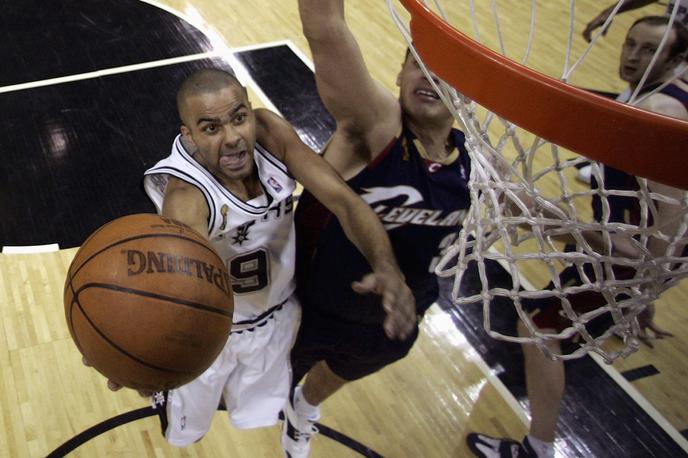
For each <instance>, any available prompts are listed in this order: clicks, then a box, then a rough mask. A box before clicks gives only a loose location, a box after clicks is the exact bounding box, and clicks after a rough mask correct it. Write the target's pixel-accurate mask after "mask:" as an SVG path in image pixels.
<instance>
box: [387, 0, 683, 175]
mask: <svg viewBox="0 0 688 458" xmlns="http://www.w3.org/2000/svg"><path fill="white" fill-rule="evenodd" d="M400 1H401V3H402V4H403V5H404V7H405V8H406V9H407V10H408V11H409V12H410V13H411V16H412V18H411V24H410V29H411V36H412V38H413V40H414V46H415V48H416V50H417V51H418V53H419V55H420V56H421V57H422V59H423V61H424V62H425V64H426V65H427V66H428V68H430V69H431V70H432V71H433V72H434V73H435V74H436V75H437V76H438V77H440V78H441V79H443V80H444V81H445V82H447V83H448V84H449V85H451V86H453V87H454V88H455V89H456V90H457V91H459V92H460V93H462V94H463V95H465V96H467V97H469V98H471V99H473V100H475V101H476V102H477V103H479V104H480V105H483V106H485V107H487V108H488V109H489V110H490V111H492V112H494V113H495V114H497V115H498V116H501V117H503V118H505V119H507V120H509V121H510V122H512V123H514V124H516V125H517V126H519V127H521V128H523V129H525V130H528V131H530V132H532V133H534V134H535V135H537V136H539V137H541V138H543V139H545V140H547V141H549V142H551V143H555V144H557V145H560V146H562V147H564V148H567V149H569V150H572V151H575V152H577V153H579V154H581V155H583V156H586V157H588V158H590V159H593V160H596V161H599V162H602V163H604V164H607V165H610V166H612V167H616V168H618V169H621V170H624V171H625V172H627V173H630V174H632V175H635V176H641V177H645V178H648V179H651V180H655V181H659V182H662V183H665V184H668V185H672V186H675V187H679V188H682V189H688V173H686V169H688V159H687V158H686V153H687V152H686V149H687V148H688V122H686V121H683V120H680V119H676V118H672V117H668V116H664V115H661V114H657V113H653V112H650V111H646V110H643V109H640V108H635V107H633V106H630V105H626V104H623V103H619V102H616V101H612V100H609V99H607V98H604V97H601V96H598V95H595V94H592V93H590V92H587V91H585V90H582V89H578V88H576V87H573V86H571V85H568V84H566V83H564V82H562V81H559V80H557V79H555V78H551V77H549V76H546V75H544V74H542V73H539V72H536V71H534V70H532V69H529V68H527V67H525V66H523V65H521V64H519V63H517V62H514V61H513V60H511V59H508V58H506V57H504V56H502V55H500V54H498V53H496V52H494V51H492V50H491V49H489V48H487V47H485V46H483V45H481V44H480V43H477V42H476V41H474V40H472V39H471V38H469V37H468V36H466V35H465V34H463V33H461V32H459V31H458V30H457V29H455V28H454V27H452V26H451V25H450V24H448V23H447V22H445V21H444V20H443V19H442V18H441V17H439V16H438V15H437V14H435V13H434V12H433V11H432V10H430V9H429V8H428V7H427V6H426V5H424V4H423V3H422V2H421V1H420V0H400Z"/></svg>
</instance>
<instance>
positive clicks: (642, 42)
mask: <svg viewBox="0 0 688 458" xmlns="http://www.w3.org/2000/svg"><path fill="white" fill-rule="evenodd" d="M665 31H666V26H665V25H649V24H646V23H642V22H641V23H640V24H636V25H635V27H633V28H632V29H631V30H629V31H628V35H626V41H625V42H624V44H623V48H622V49H621V63H620V65H619V76H620V77H621V79H622V80H624V81H626V82H628V83H629V84H630V85H631V86H632V87H635V86H637V85H638V83H639V82H640V79H641V78H642V77H643V74H644V73H645V70H646V69H647V67H648V66H649V65H650V61H651V60H652V56H654V54H655V51H657V48H659V44H660V42H661V41H662V37H663V36H664V32H665ZM675 39H676V32H674V31H672V32H671V34H670V35H669V38H668V39H667V42H666V44H665V45H664V47H663V48H662V51H661V52H660V54H659V56H658V57H657V61H656V62H655V64H654V65H653V66H652V70H650V74H649V75H648V77H647V79H646V83H645V84H646V85H647V84H652V83H656V82H659V81H663V80H664V79H665V78H666V77H668V76H669V75H670V73H671V71H672V70H673V69H674V67H675V66H676V64H677V63H678V61H679V59H678V58H671V59H670V58H669V49H670V48H671V44H672V43H673V42H674V40H675Z"/></svg>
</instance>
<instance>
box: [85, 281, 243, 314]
mask: <svg viewBox="0 0 688 458" xmlns="http://www.w3.org/2000/svg"><path fill="white" fill-rule="evenodd" d="M93 287H95V288H102V289H109V290H111V291H118V292H122V293H128V294H132V295H135V296H143V297H149V298H152V299H159V300H163V301H167V302H173V303H175V304H178V305H185V306H188V307H191V308H193V309H196V310H203V311H206V312H210V313H214V314H216V315H222V316H225V317H230V318H231V317H232V316H233V312H231V311H228V310H222V309H218V308H215V307H210V306H208V305H205V304H199V303H198V302H193V301H187V300H185V299H179V298H175V297H170V296H164V295H162V294H157V293H151V292H150V291H143V290H140V289H134V288H128V287H125V286H119V285H113V284H110V283H85V284H83V285H81V287H80V288H79V289H78V290H77V291H76V292H75V294H76V297H78V295H79V294H80V293H81V292H82V291H83V290H84V289H88V288H93Z"/></svg>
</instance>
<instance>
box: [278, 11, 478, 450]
mask: <svg viewBox="0 0 688 458" xmlns="http://www.w3.org/2000/svg"><path fill="white" fill-rule="evenodd" d="M299 12H300V15H301V20H302V24H303V30H304V33H305V36H306V38H307V40H308V43H309V46H310V49H311V52H312V55H313V60H314V64H315V78H316V82H317V87H318V92H319V94H320V96H321V98H322V100H323V102H324V103H325V105H326V107H327V109H328V110H329V111H330V113H331V114H332V115H333V116H334V118H335V120H336V122H337V129H336V132H335V133H334V135H333V137H332V138H331V140H330V143H329V144H328V147H327V148H326V150H325V152H324V158H325V160H326V161H328V162H329V163H330V164H331V165H332V166H333V167H334V168H335V170H337V171H338V172H339V173H340V174H341V175H342V177H343V178H344V179H345V180H346V181H347V183H348V184H349V186H351V187H352V188H353V189H354V190H355V191H356V192H357V193H358V194H359V195H361V197H363V199H364V200H365V201H366V202H368V203H369V204H370V206H371V207H372V208H373V210H374V211H375V213H376V214H377V216H378V218H379V219H380V220H381V221H382V223H383V224H384V226H385V228H386V229H387V231H388V234H389V237H390V240H391V242H392V246H393V249H394V252H395V255H396V257H397V260H398V262H399V265H400V267H401V269H402V272H403V274H404V276H405V278H406V282H407V284H408V285H409V286H410V287H411V289H412V291H413V294H414V296H415V299H416V306H417V309H416V313H417V315H418V317H419V319H420V317H422V316H423V313H424V312H425V310H426V309H427V308H428V307H429V306H430V305H431V304H432V303H433V302H434V301H435V300H436V299H437V297H438V294H439V293H438V283H437V279H436V277H435V275H434V274H433V269H434V266H435V263H436V262H437V259H438V258H437V257H438V256H439V255H440V251H441V249H442V247H444V246H447V245H448V244H450V243H451V242H452V241H453V240H454V239H455V238H456V235H457V233H458V229H459V226H460V224H461V223H462V221H463V219H464V216H465V214H466V210H467V209H468V207H469V205H470V199H469V194H468V188H467V181H468V177H469V173H470V163H469V159H468V154H467V152H466V150H465V148H464V135H463V133H462V132H460V131H458V130H455V129H453V128H452V125H453V122H454V119H453V117H452V115H451V114H450V113H449V111H448V110H447V108H446V107H445V106H444V105H443V103H442V102H441V101H440V99H439V97H438V96H437V94H436V93H435V91H434V90H433V89H432V87H431V85H430V83H429V82H428V80H427V79H426V78H425V76H424V75H423V73H422V72H421V70H420V68H419V67H418V65H417V63H416V62H415V60H414V59H413V57H412V56H410V54H409V53H407V56H406V57H405V59H404V61H403V64H402V67H401V70H400V72H399V74H398V77H397V81H396V83H397V85H398V86H399V96H398V98H397V97H396V96H395V95H393V94H392V93H390V92H388V91H387V90H385V89H383V87H382V86H381V85H380V84H379V83H378V82H376V81H374V80H373V78H372V77H371V76H370V74H369V73H368V70H367V69H366V66H365V62H364V60H363V56H362V55H361V51H360V50H359V48H358V44H357V42H356V40H355V38H354V36H353V35H352V33H351V31H350V30H349V28H348V26H347V24H346V22H345V19H344V1H343V0H300V1H299ZM296 224H297V282H298V292H299V298H300V299H301V301H302V305H303V321H302V326H301V329H300V331H299V336H298V338H297V343H296V344H295V347H294V348H293V350H292V366H293V371H294V379H293V383H298V382H299V381H300V380H301V378H302V377H303V376H304V375H305V374H306V373H307V374H308V375H307V376H306V379H305V382H304V384H303V385H302V386H299V387H296V389H295V392H294V396H293V399H292V402H291V403H288V404H287V406H286V407H285V421H284V425H283V430H282V444H283V447H284V450H285V454H286V456H287V457H289V458H301V457H306V456H308V454H309V449H310V438H311V435H312V433H314V432H315V428H314V426H313V423H314V422H315V421H316V420H317V419H318V418H319V405H320V404H321V403H322V402H323V401H325V400H326V399H327V398H328V397H329V396H331V395H332V394H333V393H335V392H336V391H337V390H338V389H339V388H340V387H341V386H343V385H344V384H345V383H348V382H351V381H354V380H357V379H360V378H362V377H365V376H366V375H369V374H372V373H374V372H376V371H378V370H380V369H382V368H383V367H384V366H386V365H388V364H391V363H393V362H394V361H397V360H399V359H401V358H403V357H404V356H405V355H406V354H407V353H408V352H409V350H410V349H411V347H412V345H413V343H414V341H415V340H416V337H417V332H418V329H417V327H416V328H415V329H414V332H413V334H412V335H411V336H410V337H409V338H408V339H405V340H392V339H389V338H388V337H387V336H386V335H385V333H384V332H383V329H382V319H383V317H384V313H383V311H382V308H381V307H380V304H379V300H377V299H376V298H374V297H371V296H360V295H357V294H354V293H353V292H352V291H351V288H350V286H349V285H350V284H351V282H352V280H354V279H355V278H356V276H357V275H359V272H363V271H365V270H366V269H368V267H367V263H366V260H365V259H364V258H362V257H361V256H359V255H358V254H357V253H356V252H355V250H353V249H352V248H353V247H352V246H351V244H350V243H349V242H348V241H347V240H346V238H345V237H344V233H343V231H342V228H341V227H340V225H339V224H338V223H337V222H336V221H335V220H334V219H333V218H331V217H330V216H329V212H327V211H326V210H325V209H324V208H323V207H322V205H321V203H319V202H318V201H317V199H316V198H314V197H313V196H312V195H310V194H309V193H305V194H304V195H303V196H302V197H301V199H300V200H299V205H298V207H297V210H296Z"/></svg>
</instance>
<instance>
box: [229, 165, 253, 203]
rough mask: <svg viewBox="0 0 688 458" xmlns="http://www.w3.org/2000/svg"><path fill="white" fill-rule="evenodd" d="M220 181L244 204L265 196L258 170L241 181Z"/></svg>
mask: <svg viewBox="0 0 688 458" xmlns="http://www.w3.org/2000/svg"><path fill="white" fill-rule="evenodd" d="M220 181H221V183H222V185H223V186H224V187H225V188H227V189H228V190H229V191H230V192H231V193H232V194H234V195H235V196H237V197H238V198H239V199H241V200H242V201H244V202H248V201H249V200H251V199H255V198H256V197H258V196H261V195H263V187H262V186H261V184H260V180H259V179H258V172H257V171H256V170H253V172H252V173H251V174H250V175H249V176H247V177H246V178H242V179H239V180H228V179H224V180H220Z"/></svg>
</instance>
